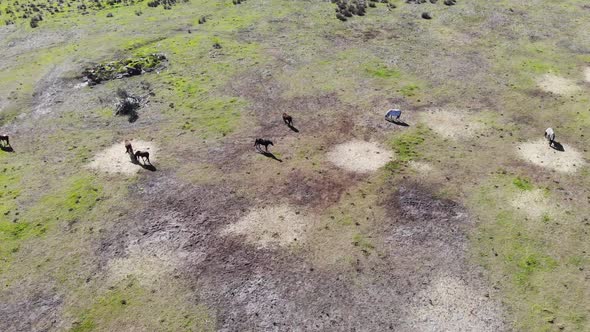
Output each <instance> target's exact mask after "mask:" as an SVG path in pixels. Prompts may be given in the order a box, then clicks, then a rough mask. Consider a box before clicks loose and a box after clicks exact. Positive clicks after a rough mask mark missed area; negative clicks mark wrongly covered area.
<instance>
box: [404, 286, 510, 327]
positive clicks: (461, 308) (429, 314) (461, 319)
mask: <svg viewBox="0 0 590 332" xmlns="http://www.w3.org/2000/svg"><path fill="white" fill-rule="evenodd" d="M417 299H418V301H419V302H428V303H429V304H430V307H425V306H421V307H419V308H418V310H416V313H415V319H416V320H415V321H414V322H413V325H414V327H416V328H417V330H418V331H440V330H445V331H498V330H499V329H501V327H502V324H499V323H498V322H501V321H502V312H501V311H500V310H498V307H497V306H496V304H495V303H494V302H493V301H492V300H490V298H489V297H486V296H485V294H482V293H481V292H479V291H478V290H477V289H474V288H473V287H472V286H470V285H469V284H467V282H466V281H464V280H463V279H462V278H458V277H456V276H453V277H451V276H443V277H440V278H438V279H436V280H435V281H434V282H433V283H432V284H431V285H430V286H429V287H428V288H427V289H425V290H424V291H421V292H420V293H419V294H418V296H417ZM443 327H444V328H443Z"/></svg>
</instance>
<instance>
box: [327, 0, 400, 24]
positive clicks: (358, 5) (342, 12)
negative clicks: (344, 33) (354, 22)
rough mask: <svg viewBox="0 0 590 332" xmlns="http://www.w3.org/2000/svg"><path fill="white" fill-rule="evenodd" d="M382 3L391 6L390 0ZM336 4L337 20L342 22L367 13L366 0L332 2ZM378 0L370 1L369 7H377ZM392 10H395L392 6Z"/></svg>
mask: <svg viewBox="0 0 590 332" xmlns="http://www.w3.org/2000/svg"><path fill="white" fill-rule="evenodd" d="M381 2H382V3H386V4H389V0H381ZM332 3H333V4H336V18H337V19H339V20H340V21H346V20H347V19H348V18H351V17H353V16H354V15H356V16H365V14H366V13H367V1H365V0H332ZM377 3H378V1H377V0H369V3H368V6H369V7H371V8H374V7H376V6H377V5H376V4H377ZM390 8H395V5H391V6H390Z"/></svg>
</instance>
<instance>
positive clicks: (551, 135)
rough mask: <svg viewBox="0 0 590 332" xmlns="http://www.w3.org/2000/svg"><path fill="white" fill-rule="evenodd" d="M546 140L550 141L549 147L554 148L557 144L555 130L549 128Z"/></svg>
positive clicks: (546, 132) (546, 131)
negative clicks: (554, 144)
mask: <svg viewBox="0 0 590 332" xmlns="http://www.w3.org/2000/svg"><path fill="white" fill-rule="evenodd" d="M545 138H546V139H547V140H548V141H549V146H553V143H555V132H554V131H553V128H547V130H545Z"/></svg>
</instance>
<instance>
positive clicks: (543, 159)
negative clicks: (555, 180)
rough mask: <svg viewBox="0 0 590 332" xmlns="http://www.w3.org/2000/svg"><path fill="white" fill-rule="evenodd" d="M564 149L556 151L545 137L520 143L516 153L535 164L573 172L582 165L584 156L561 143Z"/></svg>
mask: <svg viewBox="0 0 590 332" xmlns="http://www.w3.org/2000/svg"><path fill="white" fill-rule="evenodd" d="M562 146H563V150H564V151H557V150H555V149H553V148H551V147H549V144H548V143H547V140H545V139H539V140H537V141H533V142H526V143H522V144H520V145H519V146H518V155H519V156H520V157H521V158H522V159H524V160H526V161H528V162H530V163H533V164H535V165H537V166H541V167H545V168H549V169H553V170H556V171H558V172H562V173H574V172H576V171H577V170H578V169H579V168H581V167H582V166H584V164H585V162H584V157H583V156H582V154H581V153H580V152H578V151H576V150H575V149H574V148H573V147H571V146H569V145H567V144H562Z"/></svg>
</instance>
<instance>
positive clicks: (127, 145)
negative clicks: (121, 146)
mask: <svg viewBox="0 0 590 332" xmlns="http://www.w3.org/2000/svg"><path fill="white" fill-rule="evenodd" d="M125 153H129V154H131V155H132V154H133V147H132V146H131V142H129V141H128V140H125Z"/></svg>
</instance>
